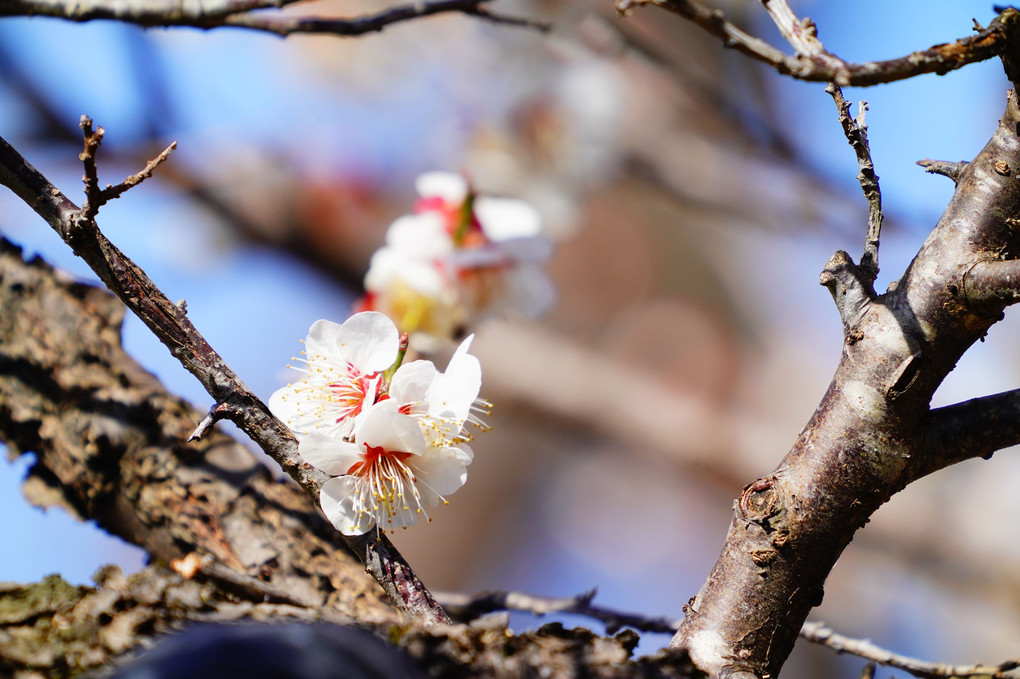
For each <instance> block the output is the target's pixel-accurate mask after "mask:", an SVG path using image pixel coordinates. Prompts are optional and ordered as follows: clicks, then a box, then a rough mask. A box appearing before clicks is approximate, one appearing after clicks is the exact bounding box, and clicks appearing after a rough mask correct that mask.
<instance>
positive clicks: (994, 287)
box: [963, 221, 1020, 313]
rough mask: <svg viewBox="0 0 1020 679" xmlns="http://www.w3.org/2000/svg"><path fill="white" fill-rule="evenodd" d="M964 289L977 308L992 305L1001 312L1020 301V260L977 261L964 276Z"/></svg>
mask: <svg viewBox="0 0 1020 679" xmlns="http://www.w3.org/2000/svg"><path fill="white" fill-rule="evenodd" d="M1016 226H1020V221H1018V222H1016ZM963 289H964V294H965V295H966V297H967V302H968V303H969V304H971V305H972V306H973V307H974V308H975V309H981V308H984V307H990V308H991V309H992V310H993V313H1001V311H1002V307H1003V306H1008V305H1011V304H1016V303H1017V302H1020V260H1016V259H1009V260H1005V261H1000V260H995V261H988V262H978V263H976V264H975V265H974V266H973V267H971V269H970V271H968V272H967V274H966V275H965V276H964V278H963Z"/></svg>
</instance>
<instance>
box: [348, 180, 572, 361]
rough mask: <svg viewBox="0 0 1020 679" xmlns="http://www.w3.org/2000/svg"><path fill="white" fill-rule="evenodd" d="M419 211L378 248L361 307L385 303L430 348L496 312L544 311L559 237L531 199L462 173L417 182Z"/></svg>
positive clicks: (392, 315) (524, 313) (372, 307)
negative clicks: (484, 189)
mask: <svg viewBox="0 0 1020 679" xmlns="http://www.w3.org/2000/svg"><path fill="white" fill-rule="evenodd" d="M415 188H416V189H417V191H418V195H419V199H418V201H417V202H416V203H415V206H414V214H411V215H405V216H403V217H400V218H399V219H397V220H396V221H395V222H393V224H392V225H391V226H390V228H389V231H387V234H386V245H385V246H384V247H382V248H381V249H379V250H378V251H377V252H376V253H375V254H374V255H373V256H372V262H371V264H370V266H369V270H368V273H367V274H366V276H365V290H366V295H365V298H364V300H363V301H362V302H361V305H360V307H359V308H360V309H362V310H376V311H381V312H383V313H384V314H386V315H387V316H389V317H390V318H392V319H394V320H395V321H396V323H397V325H398V326H399V327H400V329H401V330H403V331H404V332H407V333H409V334H410V335H411V338H412V343H413V345H414V346H416V347H417V348H419V349H421V350H423V351H430V350H432V349H433V348H434V347H435V346H436V345H437V344H439V343H441V342H443V341H445V340H449V339H452V338H455V337H457V336H459V335H462V334H463V333H464V332H465V329H466V328H468V327H470V326H471V325H473V324H474V323H475V322H477V321H478V320H480V319H481V318H483V317H484V316H486V315H488V314H491V313H494V312H495V313H502V312H509V313H513V314H517V315H522V316H537V315H539V314H541V313H542V312H544V311H546V310H547V309H548V308H549V306H550V305H551V304H552V302H553V290H552V285H551V284H550V282H549V279H548V278H547V277H546V275H545V272H544V271H543V269H542V267H541V264H542V262H543V261H545V260H546V259H547V258H548V257H549V255H550V253H551V251H552V244H551V242H550V241H549V239H548V238H546V237H545V236H544V235H543V234H542V225H541V219H540V218H539V215H538V213H537V212H536V211H535V209H534V208H532V207H531V206H530V205H528V204H527V203H524V202H522V201H519V200H512V199H507V198H492V197H487V196H479V195H476V194H475V192H474V190H473V189H472V188H471V186H470V185H469V184H468V182H467V181H466V180H465V179H464V178H463V177H461V176H460V175H457V174H452V173H448V172H429V173H426V174H423V175H422V176H420V177H419V178H418V180H417V182H416V184H415Z"/></svg>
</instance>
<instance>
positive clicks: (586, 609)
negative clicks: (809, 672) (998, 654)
mask: <svg viewBox="0 0 1020 679" xmlns="http://www.w3.org/2000/svg"><path fill="white" fill-rule="evenodd" d="M594 596H595V590H591V591H590V592H585V593H584V594H579V595H577V596H572V597H545V596H538V595H535V594H527V593H524V592H482V593H480V594H476V595H473V596H471V595H467V594H462V593H457V592H437V593H436V597H437V598H438V599H439V601H441V602H442V604H443V606H444V607H445V608H446V610H448V611H450V613H451V615H453V616H454V617H456V618H457V619H459V620H473V619H475V618H477V617H479V616H481V615H484V614H486V613H491V612H493V611H506V610H513V611H523V612H525V613H531V614H533V615H538V616H542V615H548V614H549V613H572V614H575V615H582V616H585V617H589V618H592V619H595V620H600V621H601V622H603V623H605V625H606V631H607V632H609V633H610V634H614V633H615V632H616V630H617V629H619V628H620V627H632V628H634V629H636V630H639V631H644V632H669V633H672V632H675V631H676V630H677V629H678V628H679V626H680V623H679V622H670V621H669V620H667V619H665V618H650V617H647V616H643V615H637V614H634V613H624V612H621V611H614V610H610V609H607V608H603V607H601V606H596V605H594V604H592V603H591V602H592V599H593V598H594ZM800 636H801V638H802V639H804V640H806V641H810V642H811V643H815V644H820V645H822V646H825V647H827V648H829V649H831V650H833V651H835V652H836V653H849V654H851V655H856V656H858V657H861V658H864V659H866V660H871V661H873V662H875V663H879V664H881V665H885V666H887V667H895V668H897V669H901V670H904V671H906V672H909V673H910V674H912V675H914V676H915V677H922V678H924V679H934V678H936V677H974V676H987V677H994V678H995V679H1000V678H1002V679H1005V678H1006V675H1005V674H1004V673H1005V672H1010V671H1012V670H1014V669H1017V668H1018V667H1020V658H1016V659H1013V660H1007V661H1005V662H1002V663H999V664H998V665H993V666H989V665H982V664H976V665H948V664H945V663H938V662H929V661H925V660H918V659H916V658H910V657H907V656H904V655H900V654H898V653H893V652H892V651H889V650H886V649H884V648H881V647H879V646H876V645H875V644H873V643H871V642H870V641H868V640H866V639H854V638H851V637H847V636H844V635H842V634H839V633H837V632H834V631H833V630H832V629H830V628H828V627H826V626H825V624H824V623H822V622H806V623H804V626H803V627H802V628H801V630H800Z"/></svg>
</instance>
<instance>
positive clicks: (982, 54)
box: [616, 0, 1020, 87]
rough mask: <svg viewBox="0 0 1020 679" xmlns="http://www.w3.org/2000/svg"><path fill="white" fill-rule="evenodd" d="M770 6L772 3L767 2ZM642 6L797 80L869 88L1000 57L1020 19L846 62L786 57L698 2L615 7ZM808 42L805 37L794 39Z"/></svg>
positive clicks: (822, 56)
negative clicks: (881, 57) (888, 55)
mask: <svg viewBox="0 0 1020 679" xmlns="http://www.w3.org/2000/svg"><path fill="white" fill-rule="evenodd" d="M765 4H766V5H767V6H769V5H770V3H768V2H765ZM643 5H654V6H656V7H661V8H663V9H666V10H668V11H670V12H673V13H674V14H679V15H680V16H682V17H684V18H685V19H688V20H690V21H692V22H693V23H695V24H697V25H698V26H700V27H702V28H703V29H705V30H706V31H708V32H709V33H711V34H712V35H714V36H716V37H717V38H719V39H721V40H722V41H723V42H724V43H725V45H726V46H727V47H732V48H733V49H736V50H737V51H738V52H741V53H742V54H745V55H747V56H749V57H751V58H752V59H755V60H757V61H761V62H763V63H765V64H768V65H769V66H771V67H772V68H773V69H775V70H776V71H777V72H779V73H781V74H783V75H788V76H791V77H793V78H797V79H799V80H808V81H813V82H834V83H836V84H837V85H839V86H840V87H848V86H854V87H867V86H870V85H878V84H881V83H889V82H894V81H897V80H905V79H907V78H913V77H915V76H918V75H923V74H925V73H937V74H939V75H944V74H946V73H948V72H950V71H953V70H956V69H958V68H962V67H963V66H966V65H967V64H973V63H976V62H979V61H985V60H987V59H991V58H993V57H995V56H998V55H999V54H1001V53H1002V52H1003V51H1005V49H1006V44H1007V42H1008V40H1007V32H1008V30H1012V29H1013V28H1014V27H1015V26H1016V24H1017V23H1018V19H1020V12H1017V11H1016V10H1014V9H1012V8H1006V9H1005V10H1003V12H1002V13H1001V14H1000V15H999V16H998V17H997V18H996V19H995V20H994V21H992V23H991V24H990V25H989V26H988V28H986V29H984V30H983V31H981V32H980V33H978V34H977V35H974V36H970V37H966V38H960V39H958V40H956V41H954V42H951V43H944V44H941V45H934V46H932V47H930V48H928V49H926V50H921V51H918V52H913V53H911V54H908V55H907V56H904V57H900V58H898V59H888V60H885V61H865V62H862V63H853V62H848V61H845V60H843V59H840V58H839V57H837V56H836V55H834V54H831V53H828V52H820V53H798V54H797V55H795V56H788V55H786V54H784V53H783V52H782V51H780V50H779V49H777V48H776V47H774V46H772V45H770V44H769V43H767V42H765V41H764V40H761V39H760V38H756V37H754V36H751V35H749V34H747V33H745V32H744V31H742V30H740V29H739V28H737V27H736V26H734V25H733V24H731V23H730V22H729V21H727V20H726V16H725V14H723V12H722V11H721V10H717V9H709V8H708V7H706V6H705V5H703V4H701V3H699V2H696V1H695V0H617V2H616V8H617V10H619V11H620V12H621V13H622V14H627V13H629V12H630V11H632V10H633V8H635V7H638V6H643ZM796 39H797V40H799V41H800V42H801V44H804V41H806V40H807V37H806V36H798V37H797V38H796Z"/></svg>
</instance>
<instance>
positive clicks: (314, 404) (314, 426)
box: [267, 380, 354, 440]
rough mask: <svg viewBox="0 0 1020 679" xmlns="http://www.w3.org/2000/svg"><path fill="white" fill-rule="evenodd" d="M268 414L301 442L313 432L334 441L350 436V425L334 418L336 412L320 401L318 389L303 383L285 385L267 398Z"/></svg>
mask: <svg viewBox="0 0 1020 679" xmlns="http://www.w3.org/2000/svg"><path fill="white" fill-rule="evenodd" d="M267 405H268V406H269V410H270V411H271V412H272V413H273V415H275V416H276V417H277V419H279V420H280V421H281V422H283V423H284V424H285V425H287V427H288V428H289V429H290V430H291V431H292V432H293V433H294V435H295V436H296V437H297V438H298V440H301V439H303V438H304V436H305V435H307V434H310V433H311V432H313V431H315V432H318V433H320V434H324V435H326V436H329V437H331V438H334V439H342V438H344V437H345V436H347V435H348V434H350V433H351V429H352V428H353V427H354V422H353V420H351V419H350V418H343V419H339V420H338V418H337V411H336V409H334V408H330V407H329V403H328V402H324V401H323V400H322V394H321V386H319V385H311V384H309V382H308V381H307V380H301V381H300V382H297V383H296V384H289V385H287V386H286V387H281V388H280V389H277V390H276V391H275V392H273V395H272V396H270V397H269V403H268V404H267Z"/></svg>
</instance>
